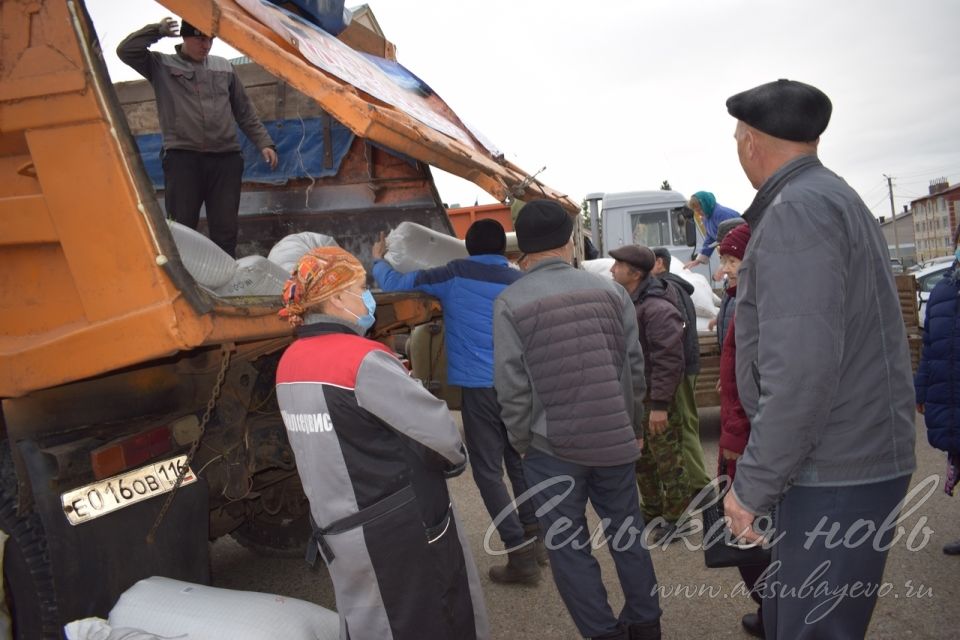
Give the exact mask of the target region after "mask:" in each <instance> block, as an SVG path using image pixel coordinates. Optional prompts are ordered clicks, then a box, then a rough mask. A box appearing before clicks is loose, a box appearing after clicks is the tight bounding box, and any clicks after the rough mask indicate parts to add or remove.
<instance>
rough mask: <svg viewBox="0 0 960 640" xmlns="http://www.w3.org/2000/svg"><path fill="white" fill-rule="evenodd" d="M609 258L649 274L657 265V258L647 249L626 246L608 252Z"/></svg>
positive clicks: (633, 245)
mask: <svg viewBox="0 0 960 640" xmlns="http://www.w3.org/2000/svg"><path fill="white" fill-rule="evenodd" d="M610 257H611V258H613V259H614V260H619V261H620V262H626V263H627V264H629V265H630V266H631V267H634V268H636V269H640V270H641V271H644V272H647V273H649V272H650V271H651V270H652V269H653V265H655V264H656V263H657V256H656V254H655V253H654V252H653V250H652V249H650V248H649V247H640V246H638V245H635V244H628V245H626V246H624V247H620V248H619V249H614V250H613V251H611V252H610Z"/></svg>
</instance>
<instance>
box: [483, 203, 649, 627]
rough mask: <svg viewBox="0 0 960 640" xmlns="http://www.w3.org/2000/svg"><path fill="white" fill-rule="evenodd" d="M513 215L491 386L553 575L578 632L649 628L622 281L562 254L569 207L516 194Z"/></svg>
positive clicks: (640, 383) (632, 321)
mask: <svg viewBox="0 0 960 640" xmlns="http://www.w3.org/2000/svg"><path fill="white" fill-rule="evenodd" d="M515 227H516V230H517V244H518V245H519V248H520V251H522V252H523V253H524V254H526V256H525V258H524V260H522V261H521V264H523V266H524V270H525V271H526V275H525V276H524V277H522V278H520V279H519V280H517V281H516V282H514V283H513V284H511V285H510V286H509V287H507V288H506V289H504V290H503V292H502V293H501V294H500V295H499V296H498V297H497V300H496V302H495V303H494V313H493V351H494V365H495V366H494V386H495V387H496V389H497V398H498V399H499V401H500V406H501V415H502V416H503V423H504V425H506V428H507V432H508V434H509V436H510V441H511V443H512V444H513V446H514V447H515V448H516V450H517V451H518V452H520V454H521V455H523V456H524V458H523V471H524V474H525V476H526V478H527V484H528V486H529V487H530V492H532V496H531V499H532V501H533V504H534V505H535V506H536V507H537V516H538V517H539V518H540V525H541V527H542V528H543V531H544V532H545V542H546V547H547V551H548V553H549V555H550V566H551V568H552V570H553V579H554V581H555V582H556V584H557V590H558V591H559V592H560V596H561V597H562V598H563V602H564V604H565V605H566V606H567V610H568V611H569V612H570V616H571V617H572V618H573V621H574V623H575V624H576V625H577V629H578V630H579V631H580V633H581V634H582V635H583V636H584V637H586V638H604V639H606V640H628V639H629V640H656V639H658V638H660V613H661V612H660V606H659V603H658V598H657V591H656V576H655V575H654V571H653V563H652V562H651V561H650V554H649V552H648V551H647V550H646V548H645V547H644V546H643V540H642V536H641V535H640V533H641V532H642V530H643V528H644V524H643V516H642V515H641V512H640V501H639V496H638V495H637V482H636V478H635V476H634V465H635V463H636V460H637V458H638V457H639V456H640V446H641V443H640V430H639V427H640V419H641V414H642V410H640V411H637V410H636V409H635V404H634V401H635V400H636V401H637V402H639V401H640V400H641V399H642V398H643V397H644V391H645V385H644V379H643V354H642V353H641V352H640V343H639V341H638V339H637V319H636V315H635V313H634V310H633V305H632V304H631V303H630V298H629V297H628V296H627V294H626V291H624V290H623V288H622V287H618V286H617V285H616V284H614V283H613V282H610V281H609V280H605V279H601V278H598V277H597V276H595V275H592V274H589V273H587V272H585V271H581V270H579V269H574V268H573V267H572V266H571V265H570V262H571V260H572V259H573V240H572V232H573V217H572V216H571V215H569V214H568V213H567V212H566V211H564V209H563V208H562V207H561V206H560V205H559V204H557V203H556V202H552V201H549V200H534V201H533V202H529V203H527V204H525V205H524V206H523V208H522V209H521V210H520V213H519V215H518V216H517V221H516V224H515ZM521 499H522V498H521ZM588 499H589V501H590V502H591V504H592V505H593V507H594V509H595V510H596V512H597V513H598V514H599V515H600V517H601V518H603V524H604V525H605V528H604V530H603V535H604V537H605V538H606V537H609V538H610V545H609V548H610V553H611V555H612V556H613V561H614V563H615V564H616V566H617V576H618V577H619V579H620V586H621V588H622V589H623V595H624V605H623V609H622V610H621V612H620V614H619V616H617V615H614V613H613V612H612V611H611V609H610V604H609V602H608V601H607V592H606V589H605V588H604V586H603V581H602V579H601V576H600V566H599V564H597V561H596V559H595V558H594V557H593V555H592V554H591V552H590V548H591V543H590V531H589V529H588V527H587V520H586V513H585V511H586V505H587V500H588Z"/></svg>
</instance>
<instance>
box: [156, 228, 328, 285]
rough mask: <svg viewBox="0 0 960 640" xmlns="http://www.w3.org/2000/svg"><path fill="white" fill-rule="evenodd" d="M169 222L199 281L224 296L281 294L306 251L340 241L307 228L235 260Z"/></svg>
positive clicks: (202, 237) (198, 235) (200, 236)
mask: <svg viewBox="0 0 960 640" xmlns="http://www.w3.org/2000/svg"><path fill="white" fill-rule="evenodd" d="M169 224H170V232H171V233H172V234H173V240H174V242H176V244H177V249H178V250H179V251H180V259H181V261H182V262H183V266H184V267H185V268H186V269H187V271H188V272H189V273H190V275H191V276H193V279H194V280H196V281H197V284H199V285H200V286H202V287H203V288H205V289H207V290H209V291H210V292H212V293H213V294H215V295H217V296H219V297H221V298H231V297H238V296H278V295H280V293H281V292H282V291H283V285H284V283H285V282H286V281H287V278H288V277H289V276H290V272H291V271H293V268H294V266H296V264H297V261H298V260H299V259H300V257H301V256H303V254H305V253H307V252H308V251H310V250H311V249H315V248H316V247H325V246H331V245H332V246H336V245H337V241H336V240H334V239H333V238H331V237H330V236H325V235H323V234H322V233H313V232H310V231H305V232H303V233H295V234H293V235H289V236H287V237H285V238H283V239H282V240H280V241H279V242H278V243H277V244H275V245H274V246H273V248H272V249H271V250H270V254H269V255H268V256H267V257H263V256H247V257H245V258H239V259H238V260H234V259H233V258H231V257H230V255H229V254H227V253H226V252H225V251H224V250H223V249H221V248H220V247H218V246H217V245H216V244H214V243H213V241H212V240H210V238H208V237H206V236H205V235H203V234H202V233H199V232H198V231H194V230H193V229H191V228H190V227H187V226H184V225H182V224H179V223H177V222H173V221H170V222H169Z"/></svg>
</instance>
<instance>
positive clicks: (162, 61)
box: [117, 24, 273, 153]
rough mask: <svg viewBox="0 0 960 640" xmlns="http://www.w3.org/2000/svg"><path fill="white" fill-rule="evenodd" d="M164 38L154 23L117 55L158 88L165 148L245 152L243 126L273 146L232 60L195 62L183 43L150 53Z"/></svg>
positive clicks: (123, 45)
mask: <svg viewBox="0 0 960 640" xmlns="http://www.w3.org/2000/svg"><path fill="white" fill-rule="evenodd" d="M162 37H163V36H161V35H160V25H159V24H148V25H147V26H145V27H144V28H143V29H140V30H139V31H136V32H134V33H131V34H130V35H129V36H127V37H126V38H125V39H124V40H123V42H121V43H120V45H119V46H118V47H117V56H119V58H120V59H121V60H123V61H124V62H125V63H126V64H128V65H129V66H131V67H132V68H133V69H134V70H136V71H137V72H138V73H139V74H140V75H142V76H143V77H144V78H146V79H147V80H149V81H150V84H151V85H152V86H153V91H154V93H155V94H156V96H157V117H158V119H159V120H160V131H161V132H162V134H163V148H164V149H183V150H187V151H202V152H205V153H225V152H229V151H239V150H240V141H239V140H238V138H237V125H239V126H240V128H241V129H242V130H243V133H244V134H246V136H247V137H248V138H250V141H251V142H252V143H253V144H254V145H256V147H257V148H258V149H265V148H267V147H272V146H273V140H271V139H270V134H268V133H267V130H266V129H265V128H264V126H263V124H262V123H261V122H260V119H259V118H258V117H257V112H256V110H255V109H254V107H253V103H251V102H250V98H249V97H247V93H246V91H244V89H243V83H241V82H240V79H239V78H238V77H237V74H236V73H235V71H234V69H233V65H232V64H230V61H229V60H227V59H226V58H221V57H218V56H207V58H206V59H205V60H204V61H203V62H194V61H192V60H189V59H187V58H185V57H183V56H182V55H180V53H179V46H178V48H177V53H176V54H170V53H159V52H156V51H149V50H148V47H149V46H150V45H152V44H153V43H154V42H157V41H158V40H160V38H162Z"/></svg>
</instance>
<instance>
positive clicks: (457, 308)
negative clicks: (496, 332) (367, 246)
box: [373, 255, 523, 388]
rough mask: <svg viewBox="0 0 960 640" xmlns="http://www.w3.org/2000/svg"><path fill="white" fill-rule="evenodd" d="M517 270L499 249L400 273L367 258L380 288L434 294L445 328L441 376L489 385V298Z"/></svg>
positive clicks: (476, 385) (511, 280)
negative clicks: (444, 372) (444, 365)
mask: <svg viewBox="0 0 960 640" xmlns="http://www.w3.org/2000/svg"><path fill="white" fill-rule="evenodd" d="M522 276H523V273H522V272H520V271H518V270H516V269H513V268H511V267H510V266H509V263H508V262H507V259H506V258H505V257H503V256H499V255H479V256H470V257H469V258H465V259H462V260H452V261H451V262H450V263H448V264H447V265H445V266H443V267H436V268H434V269H425V270H423V271H411V272H410V273H400V272H398V271H396V270H394V269H393V267H391V266H390V264H389V263H387V262H386V261H385V260H377V261H376V262H374V263H373V277H374V279H375V280H376V281H377V284H378V285H379V286H380V288H381V289H383V290H384V291H423V292H424V293H428V294H430V295H432V296H435V297H436V298H438V299H439V300H440V304H441V305H443V323H444V328H445V330H446V348H447V382H449V383H450V384H455V385H459V386H461V387H470V388H483V387H493V301H494V300H495V299H496V298H497V296H498V295H500V292H501V291H503V290H504V289H506V288H507V286H508V285H510V284H512V283H514V282H516V281H517V280H519V279H520V278H521V277H522Z"/></svg>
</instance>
